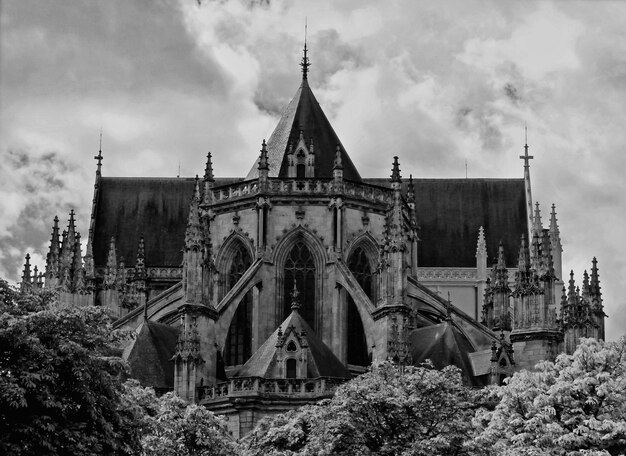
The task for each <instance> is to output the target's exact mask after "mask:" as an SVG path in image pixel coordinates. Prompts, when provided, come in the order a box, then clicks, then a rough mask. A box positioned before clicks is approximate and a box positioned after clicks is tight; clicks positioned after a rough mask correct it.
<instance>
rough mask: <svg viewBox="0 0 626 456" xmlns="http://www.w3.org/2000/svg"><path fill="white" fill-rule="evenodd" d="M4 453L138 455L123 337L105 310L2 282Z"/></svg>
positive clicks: (0, 431) (0, 427) (0, 413)
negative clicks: (65, 303) (123, 406)
mask: <svg viewBox="0 0 626 456" xmlns="http://www.w3.org/2000/svg"><path fill="white" fill-rule="evenodd" d="M0 311H1V312H2V313H1V315H0V453H1V454H11V455H22V454H24V455H25V454H46V455H55V454H64V455H65V454H84V455H89V454H94V455H95V454H134V453H136V451H137V450H138V448H139V434H138V432H137V427H136V426H135V417H134V416H133V415H132V414H131V413H126V412H125V411H123V410H120V409H119V402H120V394H121V391H122V381H121V374H122V373H123V372H124V368H125V366H124V363H123V362H122V360H121V358H120V357H119V356H118V355H119V350H118V349H117V348H116V347H117V343H118V342H119V337H121V336H120V335H119V334H117V333H115V332H113V331H112V329H111V324H110V323H111V322H110V320H109V318H108V316H107V315H106V314H105V312H104V311H103V310H102V309H101V308H96V307H82V308H76V307H62V306H59V305H58V304H57V303H56V302H55V298H54V294H52V293H50V292H47V291H39V290H34V291H32V292H30V293H19V292H17V291H16V290H14V289H13V288H11V287H10V286H9V285H8V284H7V283H6V282H5V281H0Z"/></svg>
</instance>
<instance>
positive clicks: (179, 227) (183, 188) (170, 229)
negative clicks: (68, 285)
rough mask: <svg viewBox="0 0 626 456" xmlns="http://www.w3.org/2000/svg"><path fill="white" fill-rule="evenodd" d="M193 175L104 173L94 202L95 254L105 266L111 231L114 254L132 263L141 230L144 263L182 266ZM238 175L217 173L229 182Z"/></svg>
mask: <svg viewBox="0 0 626 456" xmlns="http://www.w3.org/2000/svg"><path fill="white" fill-rule="evenodd" d="M194 180H195V179H194V178H164V177H102V178H101V180H100V189H99V192H98V204H97V207H96V214H95V216H96V223H95V227H94V233H93V254H94V261H95V265H96V267H104V266H106V261H107V255H108V253H109V244H110V241H111V236H115V247H116V250H117V260H118V261H120V256H123V257H124V261H125V263H126V266H127V267H131V266H134V265H135V260H136V258H137V247H138V245H139V237H140V236H141V235H142V234H143V237H144V242H145V250H146V253H145V254H146V266H147V267H180V265H181V263H182V261H183V254H182V247H183V243H184V240H185V229H186V227H187V218H188V216H189V203H190V201H191V196H192V194H193V188H194ZM238 180H241V179H233V178H222V179H216V180H215V185H216V186H219V185H227V184H229V183H232V182H235V181H238Z"/></svg>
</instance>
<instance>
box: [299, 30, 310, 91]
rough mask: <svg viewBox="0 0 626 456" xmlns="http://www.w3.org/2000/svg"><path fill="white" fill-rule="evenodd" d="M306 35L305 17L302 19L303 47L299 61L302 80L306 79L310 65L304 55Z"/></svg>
mask: <svg viewBox="0 0 626 456" xmlns="http://www.w3.org/2000/svg"><path fill="white" fill-rule="evenodd" d="M306 35H307V20H306V18H305V19H304V49H303V56H302V62H301V63H300V66H301V67H302V79H303V80H306V79H307V73H308V72H309V67H310V66H311V63H310V62H309V58H308V57H307V55H306V53H307V51H308V49H307V47H306Z"/></svg>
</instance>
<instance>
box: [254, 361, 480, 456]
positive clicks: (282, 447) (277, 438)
mask: <svg viewBox="0 0 626 456" xmlns="http://www.w3.org/2000/svg"><path fill="white" fill-rule="evenodd" d="M477 397H478V394H477V393H475V392H473V391H472V390H470V389H468V388H466V387H465V386H464V385H463V384H462V381H461V375H460V372H459V370H458V369H457V368H455V367H447V368H445V369H443V370H441V371H439V370H435V369H433V368H432V366H429V365H424V366H420V367H406V368H404V369H401V368H399V367H397V366H394V365H393V364H390V363H384V364H381V365H379V366H377V367H376V368H375V369H374V370H373V371H371V372H368V373H366V374H364V375H362V376H360V377H358V378H356V379H354V380H352V381H350V382H348V383H346V384H345V385H343V386H341V387H340V388H339V389H338V391H337V393H336V394H335V396H334V397H333V398H332V399H329V400H326V401H324V402H323V403H320V404H318V405H312V406H306V407H303V408H301V409H298V410H295V411H291V412H288V413H286V414H283V415H278V416H275V417H272V418H269V419H265V420H263V421H261V422H260V423H259V425H258V426H257V427H256V428H255V429H254V430H253V431H252V433H251V434H250V435H248V436H247V437H246V438H244V439H243V441H242V445H243V447H244V450H245V452H246V454H247V455H250V456H256V455H259V456H260V455H266V456H269V455H295V454H319V455H325V454H346V455H348V454H350V455H373V454H377V455H385V454H388V455H396V454H403V455H436V454H445V455H454V454H464V452H465V450H464V448H463V442H464V441H465V439H466V438H468V437H469V436H471V433H472V427H471V418H472V416H473V415H474V411H475V409H476V408H477V405H476V402H475V399H477Z"/></svg>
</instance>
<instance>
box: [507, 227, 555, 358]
mask: <svg viewBox="0 0 626 456" xmlns="http://www.w3.org/2000/svg"><path fill="white" fill-rule="evenodd" d="M536 218H537V217H536ZM544 249H545V250H544ZM532 251H533V257H534V258H533V259H532V260H533V261H532V262H531V254H530V253H529V250H528V246H527V244H526V239H525V237H524V236H522V244H521V247H520V254H519V264H518V268H519V269H518V272H517V276H516V280H515V288H514V289H513V292H512V296H513V325H512V326H513V330H512V332H511V336H510V337H511V342H512V343H514V344H516V346H515V350H516V351H517V352H518V353H519V354H520V357H519V358H520V360H521V361H520V365H521V366H522V367H524V368H531V367H533V366H534V365H535V364H536V363H537V362H539V361H541V360H553V359H554V358H555V356H556V354H557V352H558V346H559V343H560V341H561V339H562V333H561V331H560V328H559V326H558V324H557V321H556V303H555V302H554V273H553V269H552V263H551V256H550V240H549V234H548V230H545V231H543V230H542V237H540V235H539V233H538V232H536V231H535V232H533V246H532Z"/></svg>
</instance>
